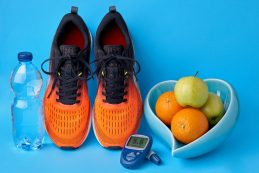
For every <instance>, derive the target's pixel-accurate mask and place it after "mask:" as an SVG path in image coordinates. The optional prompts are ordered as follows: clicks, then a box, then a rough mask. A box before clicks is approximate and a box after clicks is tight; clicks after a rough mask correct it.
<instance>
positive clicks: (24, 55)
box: [18, 52, 32, 62]
mask: <svg viewBox="0 0 259 173" xmlns="http://www.w3.org/2000/svg"><path fill="white" fill-rule="evenodd" d="M18 60H19V61H21V62H28V61H31V60H32V53H31V52H20V53H18Z"/></svg>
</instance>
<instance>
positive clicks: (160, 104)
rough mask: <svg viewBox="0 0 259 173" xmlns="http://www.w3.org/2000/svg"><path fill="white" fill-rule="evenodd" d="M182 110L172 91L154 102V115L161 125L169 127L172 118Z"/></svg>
mask: <svg viewBox="0 0 259 173" xmlns="http://www.w3.org/2000/svg"><path fill="white" fill-rule="evenodd" d="M181 109H183V107H182V106H180V105H179V104H178V103H177V101H176V98H175V95H174V92H173V91H168V92H165V93H163V94H161V95H160V97H159V98H158V100H157V102H156V115H157V116H158V117H159V118H160V120H161V121H163V123H165V124H166V125H168V126H170V125H171V122H172V118H173V116H174V115H175V114H176V113H177V112H178V111H180V110H181Z"/></svg>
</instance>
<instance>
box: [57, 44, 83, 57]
mask: <svg viewBox="0 0 259 173" xmlns="http://www.w3.org/2000/svg"><path fill="white" fill-rule="evenodd" d="M60 51H61V54H62V55H63V56H72V57H73V56H76V55H77V54H78V52H79V51H80V48H79V47H77V46H73V45H61V46H60Z"/></svg>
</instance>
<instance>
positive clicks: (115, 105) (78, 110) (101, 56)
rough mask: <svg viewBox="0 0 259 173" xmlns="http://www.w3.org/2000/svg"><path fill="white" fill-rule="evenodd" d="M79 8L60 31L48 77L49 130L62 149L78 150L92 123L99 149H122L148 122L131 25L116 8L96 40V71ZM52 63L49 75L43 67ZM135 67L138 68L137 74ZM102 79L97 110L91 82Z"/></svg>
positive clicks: (68, 16) (103, 22)
mask: <svg viewBox="0 0 259 173" xmlns="http://www.w3.org/2000/svg"><path fill="white" fill-rule="evenodd" d="M77 11H78V9H77V8H76V7H72V8H71V13H68V14H66V15H65V16H64V17H63V18H62V20H61V22H60V24H59V27H58V29H57V31H56V34H55V37H54V40H53V43H52V48H51V54H50V58H49V59H47V60H45V61H44V62H43V63H42V66H41V68H42V71H43V72H44V73H46V74H48V75H50V78H49V83H48V87H47V89H46V92H45V96H44V102H43V110H44V115H45V128H46V131H47V133H48V135H49V136H50V138H51V139H52V141H53V142H54V143H55V144H56V145H57V146H58V147H61V148H78V147H80V145H82V144H83V142H84V141H85V139H86V137H87V136H88V133H89V130H90V126H91V123H92V124H93V129H94V133H95V136H96V138H97V140H98V141H99V143H100V144H101V145H102V146H103V147H106V148H113V147H120V148H122V147H123V146H124V144H125V142H126V140H127V138H128V137H129V136H130V135H132V134H133V133H136V131H137V130H138V128H139V125H140V121H141V117H142V99H141V95H140V92H139V89H138V86H137V82H136V78H135V75H136V74H137V73H138V72H139V70H140V66H139V63H138V62H137V61H136V60H135V59H134V50H133V45H132V40H131V38H130V35H129V32H128V29H127V25H126V23H125V21H124V20H123V18H122V16H121V15H120V13H118V12H117V11H116V9H115V7H114V6H113V7H110V9H109V12H108V13H107V14H106V15H105V16H104V18H103V20H102V22H101V23H100V25H99V27H98V29H97V32H96V37H95V44H94V55H95V60H94V61H93V62H92V63H94V64H95V66H96V70H95V72H93V73H92V72H91V69H90V65H89V64H90V63H89V60H90V50H91V44H92V39H91V34H90V32H89V30H88V28H87V26H86V24H85V23H84V21H83V19H82V18H81V17H80V16H79V15H78V14H77ZM46 62H49V71H46V70H44V68H43V65H44V64H45V63H46ZM134 65H137V66H138V71H135V69H134ZM94 74H96V77H97V80H98V90H97V95H96V98H95V102H94V106H93V109H92V110H91V106H90V100H89V96H88V87H87V82H86V81H87V80H88V79H90V78H92V77H93V75H94Z"/></svg>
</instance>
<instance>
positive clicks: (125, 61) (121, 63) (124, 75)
mask: <svg viewBox="0 0 259 173" xmlns="http://www.w3.org/2000/svg"><path fill="white" fill-rule="evenodd" d="M92 63H96V66H97V67H96V71H95V72H94V74H98V75H99V76H100V77H101V79H102V80H103V87H104V89H105V91H103V92H102V94H103V95H104V96H105V98H106V99H104V100H103V101H104V102H108V103H112V104H118V103H121V102H126V101H127V99H125V98H124V96H125V95H126V94H127V91H126V90H125V89H126V87H127V79H128V77H129V76H131V75H132V74H133V75H134V76H135V77H136V74H138V73H139V72H140V64H139V63H138V62H137V61H136V60H134V59H132V58H129V57H124V56H120V55H106V56H105V57H102V58H100V59H97V60H95V61H93V62H92ZM134 63H136V64H137V66H138V70H137V71H135V69H134V66H133V65H134ZM108 68H110V69H111V68H115V73H113V72H111V71H109V69H108Z"/></svg>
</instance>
